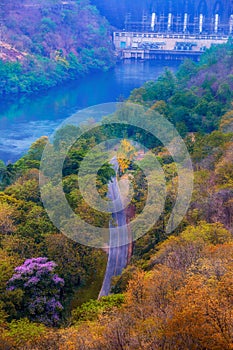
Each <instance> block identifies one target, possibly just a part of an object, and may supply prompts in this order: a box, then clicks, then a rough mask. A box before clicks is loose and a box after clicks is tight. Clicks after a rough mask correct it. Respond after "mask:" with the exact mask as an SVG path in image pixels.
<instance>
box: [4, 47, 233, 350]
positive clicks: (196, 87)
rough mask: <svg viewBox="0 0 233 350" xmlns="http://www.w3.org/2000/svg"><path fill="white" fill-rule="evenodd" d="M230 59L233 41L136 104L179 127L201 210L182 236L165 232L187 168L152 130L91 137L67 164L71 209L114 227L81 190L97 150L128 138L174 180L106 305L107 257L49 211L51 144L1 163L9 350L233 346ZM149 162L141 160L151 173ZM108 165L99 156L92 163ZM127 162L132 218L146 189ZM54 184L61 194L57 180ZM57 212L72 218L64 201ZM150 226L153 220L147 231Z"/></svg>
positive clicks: (56, 147) (105, 170)
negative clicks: (45, 192)
mask: <svg viewBox="0 0 233 350" xmlns="http://www.w3.org/2000/svg"><path fill="white" fill-rule="evenodd" d="M232 52H233V46H232V42H230V41H229V43H228V44H226V45H224V46H219V47H215V48H212V49H211V50H208V51H207V52H206V53H205V54H204V55H203V58H202V61H201V62H200V63H199V64H196V63H193V62H191V61H186V62H184V64H183V65H182V66H181V67H180V69H179V70H178V72H177V74H176V75H174V74H173V73H171V72H170V71H168V70H167V71H166V72H165V73H164V74H163V75H162V76H160V77H159V79H158V81H156V82H147V83H146V84H145V85H144V86H142V87H141V88H139V89H136V90H134V91H132V94H131V96H130V101H131V102H132V103H133V104H137V105H138V104H139V106H145V107H146V108H148V110H147V112H148V113H147V115H148V118H150V116H151V115H155V116H158V115H159V116H161V117H162V118H166V119H168V120H170V121H171V122H172V123H173V124H174V125H175V126H176V128H177V129H178V130H179V132H180V134H181V135H182V137H183V139H184V141H185V143H186V146H187V149H188V151H189V154H190V157H191V159H192V163H193V169H194V190H193V193H192V199H191V203H190V205H189V208H188V210H187V212H186V214H185V216H184V218H183V220H182V222H181V223H180V225H179V226H178V227H177V228H176V229H175V230H174V231H173V232H172V234H169V235H168V234H167V233H166V232H165V227H166V225H167V223H168V221H169V218H170V216H171V213H172V211H173V207H174V204H175V202H176V197H177V184H178V182H179V176H178V168H177V164H176V162H175V161H174V159H173V158H172V157H171V155H170V153H169V152H168V148H166V147H165V146H163V145H162V144H160V143H159V142H158V140H156V139H155V138H154V137H152V135H151V134H150V133H146V132H145V130H144V131H143V130H140V129H139V128H138V129H136V130H135V129H132V128H131V125H129V127H126V126H125V125H122V124H120V123H116V125H115V127H114V128H112V125H110V128H106V127H103V126H101V127H100V128H96V129H92V130H91V131H88V129H86V132H85V133H84V134H82V136H81V137H80V138H79V139H78V140H77V141H76V142H75V143H74V144H73V146H72V148H71V149H70V150H69V152H68V154H67V157H66V159H65V162H64V165H63V189H64V193H65V195H66V199H67V201H68V202H69V203H70V206H71V207H72V209H73V210H74V211H75V212H76V213H77V214H79V215H81V217H82V219H83V220H85V221H86V222H88V223H90V224H91V225H93V226H94V227H108V225H109V214H108V213H104V212H103V213H100V212H98V211H96V210H95V209H93V208H91V207H90V206H89V204H87V203H86V201H85V200H84V198H83V196H82V194H81V192H80V189H79V179H80V177H81V175H80V174H79V168H80V165H81V163H82V161H83V159H84V158H85V156H86V154H88V153H89V150H90V149H92V148H93V147H95V146H96V145H98V144H99V143H100V142H103V141H105V140H110V139H112V138H119V137H122V135H123V137H124V138H129V139H131V140H134V141H138V142H145V144H146V146H147V148H149V149H150V150H151V152H153V154H154V155H155V157H156V159H157V161H158V163H159V164H160V165H161V167H162V170H163V172H164V174H165V180H166V201H165V205H164V210H163V212H162V213H161V214H160V216H159V218H158V220H157V222H156V223H155V224H154V226H153V227H151V228H150V229H149V231H148V232H147V233H146V234H144V235H143V236H142V237H141V238H140V239H138V240H137V241H136V242H134V244H133V252H132V257H131V260H130V262H129V265H128V266H127V268H126V269H125V270H124V271H123V273H122V275H121V276H119V277H115V278H114V280H113V281H112V282H113V283H112V284H113V286H112V294H111V295H109V296H108V297H104V298H102V299H100V300H99V301H98V300H97V296H98V292H99V290H100V287H101V283H102V280H103V275H104V270H105V266H106V258H107V257H106V252H105V251H104V250H102V249H95V248H90V247H86V246H83V245H81V244H79V243H77V242H75V241H73V240H71V239H69V238H67V237H66V236H65V235H62V234H61V233H59V232H58V230H57V228H56V227H54V225H53V224H52V223H51V221H50V219H49V218H48V215H47V213H46V211H45V209H44V207H43V205H42V201H41V197H40V196H41V195H40V191H39V183H38V172H39V167H40V160H41V155H42V152H43V149H44V147H45V145H46V144H47V143H48V139H47V137H42V138H40V139H39V140H37V141H36V142H35V143H34V144H32V146H31V147H30V149H29V151H28V152H27V154H26V155H25V156H24V157H22V158H21V159H20V160H18V161H17V162H16V163H14V164H9V165H7V166H5V164H4V163H0V179H1V191H0V262H1V267H0V291H1V296H0V349H2V350H5V349H10V350H11V349H12V350H13V349H17V350H42V349H51V350H56V349H57V350H63V349H64V350H73V349H75V350H76V349H77V350H84V349H85V350H88V349H90V350H102V349H106V350H115V349H129V350H131V349H132V350H133V349H137V350H141V349H142V350H151V349H155V350H162V349H168V350H180V349H182V350H190V349H193V350H220V349H221V350H231V349H232V348H233V342H232V339H233V328H232V315H233V284H232V281H233V269H232V268H233V266H232V261H233V260H232V259H233V216H232V212H233V156H232V155H233V94H232ZM221 67H222V68H221ZM219 69H221V72H222V74H220V73H219ZM125 106H126V107H125ZM124 108H126V112H127V104H126V105H123V106H122V109H120V110H119V111H118V113H116V114H115V115H114V116H111V120H112V119H113V120H114V121H116V122H119V121H120V120H121V119H120V117H121V115H123V112H122V111H124ZM152 112H153V113H155V114H153V113H152ZM121 113H122V114H121ZM158 113H159V114H158ZM140 116H141V114H140ZM135 118H138V114H135ZM142 122H144V119H143V120H142ZM62 132H63V133H64V134H63V135H65V137H64V138H63V139H62V138H61V135H62ZM62 132H58V133H57V134H56V137H55V139H54V144H49V147H50V149H52V150H53V151H54V153H53V155H54V157H51V159H49V160H50V162H51V163H50V165H51V169H54V167H55V164H56V162H57V161H59V160H60V158H59V155H60V153H59V152H60V151H61V150H63V147H64V145H65V143H66V141H67V140H70V138H72V137H74V135H77V132H78V131H77V127H75V126H69V125H68V126H66V127H64V129H62ZM126 146H128V144H127V142H126ZM147 156H148V155H145V158H144V159H142V160H141V162H144V164H146V165H147V166H148V167H150V165H151V164H150V158H147ZM102 157H103V153H102V152H101V149H100V148H99V149H97V150H96V152H95V153H94V154H92V158H91V160H92V162H93V163H92V164H93V165H94V164H96V162H97V163H98V161H99V160H102ZM123 163H124V162H123ZM126 163H127V162H126ZM101 164H104V165H103V166H102V167H101V169H100V171H99V172H98V176H97V179H96V187H97V189H98V191H99V193H100V194H101V196H102V197H104V196H106V192H107V186H106V184H107V183H108V181H109V180H110V178H111V176H112V174H113V173H112V169H111V167H110V165H109V164H108V163H103V162H102V163H101ZM141 164H142V163H141ZM123 165H125V164H123ZM126 165H127V166H124V167H123V169H122V168H121V169H120V172H119V177H120V178H123V177H125V176H129V177H131V178H133V189H134V194H133V196H132V199H131V202H130V205H129V207H130V208H129V209H131V210H129V211H130V212H131V215H132V213H133V215H139V213H140V212H141V210H142V208H143V206H144V205H145V202H146V200H147V194H148V186H147V183H146V181H145V178H144V174H143V172H142V171H141V170H140V166H139V165H140V163H139V165H137V166H135V165H134V164H133V162H131V163H130V162H128V163H127V164H126ZM45 175H46V174H45ZM152 175H153V176H152V178H155V177H156V176H158V173H156V172H154V173H153V174H152ZM89 179H91V175H90V178H88V180H89ZM55 180H56V179H55ZM86 183H87V187H86V190H87V192H88V191H89V192H90V188H91V187H89V186H91V185H90V184H89V181H87V182H86ZM49 185H51V186H54V188H55V189H56V188H57V187H56V186H57V182H56V181H54V183H53V184H49ZM183 185H184V184H183ZM158 192H159V191H158ZM56 199H57V197H56V198H55V201H56ZM55 203H56V206H57V208H58V210H59V219H61V220H64V219H65V216H64V215H65V214H64V207H63V203H60V202H58V203H57V202H55ZM149 204H150V214H151V215H156V213H157V209H158V208H157V206H155V205H154V203H153V202H150V203H149ZM142 227H143V220H141V221H140V226H139V230H140V229H142ZM78 230H79V233H80V232H81V226H80V227H78ZM86 233H87V232H86ZM88 233H89V232H88Z"/></svg>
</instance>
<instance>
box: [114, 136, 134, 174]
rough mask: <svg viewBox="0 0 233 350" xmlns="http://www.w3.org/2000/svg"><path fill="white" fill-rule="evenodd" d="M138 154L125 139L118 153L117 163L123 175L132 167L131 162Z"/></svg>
mask: <svg viewBox="0 0 233 350" xmlns="http://www.w3.org/2000/svg"><path fill="white" fill-rule="evenodd" d="M135 154H136V149H135V147H134V146H133V145H132V144H131V142H130V141H128V140H126V139H123V140H122V141H121V144H120V147H119V149H118V152H117V161H118V164H119V167H120V170H121V172H122V173H124V172H125V171H126V170H127V169H128V168H129V166H130V163H131V161H132V160H133V159H134V157H135Z"/></svg>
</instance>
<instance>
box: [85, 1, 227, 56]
mask: <svg viewBox="0 0 233 350" xmlns="http://www.w3.org/2000/svg"><path fill="white" fill-rule="evenodd" d="M92 2H93V3H94V4H95V5H96V6H97V7H98V8H99V10H100V12H101V13H102V14H103V15H104V16H106V18H107V19H108V20H109V21H110V23H111V24H112V25H113V26H115V28H117V29H116V30H115V31H114V33H113V43H114V46H115V49H116V51H117V55H118V57H120V58H123V59H127V58H133V59H164V58H165V59H184V58H185V57H190V58H192V59H195V60H198V59H199V57H200V55H201V54H202V53H203V52H204V51H205V50H206V49H208V48H210V47H211V45H217V44H222V43H225V42H227V40H228V38H229V37H230V36H232V35H233V0H214V1H213V0H198V1H197V0H134V2H132V1H131V0H121V1H119V0H109V1H104V0H92Z"/></svg>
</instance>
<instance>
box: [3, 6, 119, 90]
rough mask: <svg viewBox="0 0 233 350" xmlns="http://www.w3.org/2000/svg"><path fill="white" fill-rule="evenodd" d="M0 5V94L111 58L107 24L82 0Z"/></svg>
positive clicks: (49, 82) (35, 86) (103, 65)
mask: <svg viewBox="0 0 233 350" xmlns="http://www.w3.org/2000/svg"><path fill="white" fill-rule="evenodd" d="M0 11H1V13H0V19H1V23H0V24H1V27H0V32H1V35H0V38H1V40H0V59H1V61H0V70H1V86H0V95H1V94H2V95H5V94H8V93H12V92H14V93H21V92H31V91H35V90H39V89H41V88H46V87H49V86H53V85H56V84H57V83H59V82H60V81H64V80H65V79H68V78H77V77H78V76H80V75H81V74H85V73H87V72H88V71H90V70H93V69H108V68H109V67H110V66H111V65H112V64H113V61H114V60H113V51H112V44H111V38H110V35H109V30H110V27H109V25H108V23H107V21H106V20H105V19H103V18H102V17H101V16H100V15H99V13H98V11H97V9H96V8H95V7H94V6H91V5H90V4H89V1H88V0H80V1H72V0H71V1H61V0H58V1H57V0H56V1H54V0H49V1H45V0H32V1H29V0H23V1H18V0H13V1H11V2H7V1H5V0H4V2H3V3H2V6H1V8H0ZM6 62H10V63H8V64H5V63H6Z"/></svg>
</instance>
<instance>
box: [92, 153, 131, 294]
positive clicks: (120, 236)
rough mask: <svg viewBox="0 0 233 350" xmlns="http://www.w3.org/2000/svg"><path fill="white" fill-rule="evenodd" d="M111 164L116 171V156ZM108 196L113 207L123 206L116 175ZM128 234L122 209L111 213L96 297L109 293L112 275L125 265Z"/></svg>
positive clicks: (120, 270) (109, 186)
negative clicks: (101, 281)
mask: <svg viewBox="0 0 233 350" xmlns="http://www.w3.org/2000/svg"><path fill="white" fill-rule="evenodd" d="M111 164H112V165H113V167H114V169H115V171H116V173H117V170H118V163H117V159H116V157H114V158H113V159H112V160H111ZM108 197H109V199H111V200H112V201H114V203H115V204H114V206H115V208H116V207H117V208H119V207H121V208H122V207H123V205H122V200H121V194H120V189H119V186H118V182H117V178H116V176H115V177H114V178H113V179H112V181H111V182H110V183H109V184H108ZM128 234H129V232H128V228H127V224H126V215H125V211H124V209H122V210H119V211H118V212H116V213H113V214H112V220H111V221H110V222H109V253H108V262H107V267H106V271H105V276H104V280H103V284H102V287H101V290H100V293H99V297H98V298H101V297H102V296H106V295H108V294H109V293H110V289H111V279H112V277H113V276H118V275H120V274H121V272H122V270H123V269H124V268H125V267H126V265H127V260H128V250H129V245H128Z"/></svg>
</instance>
